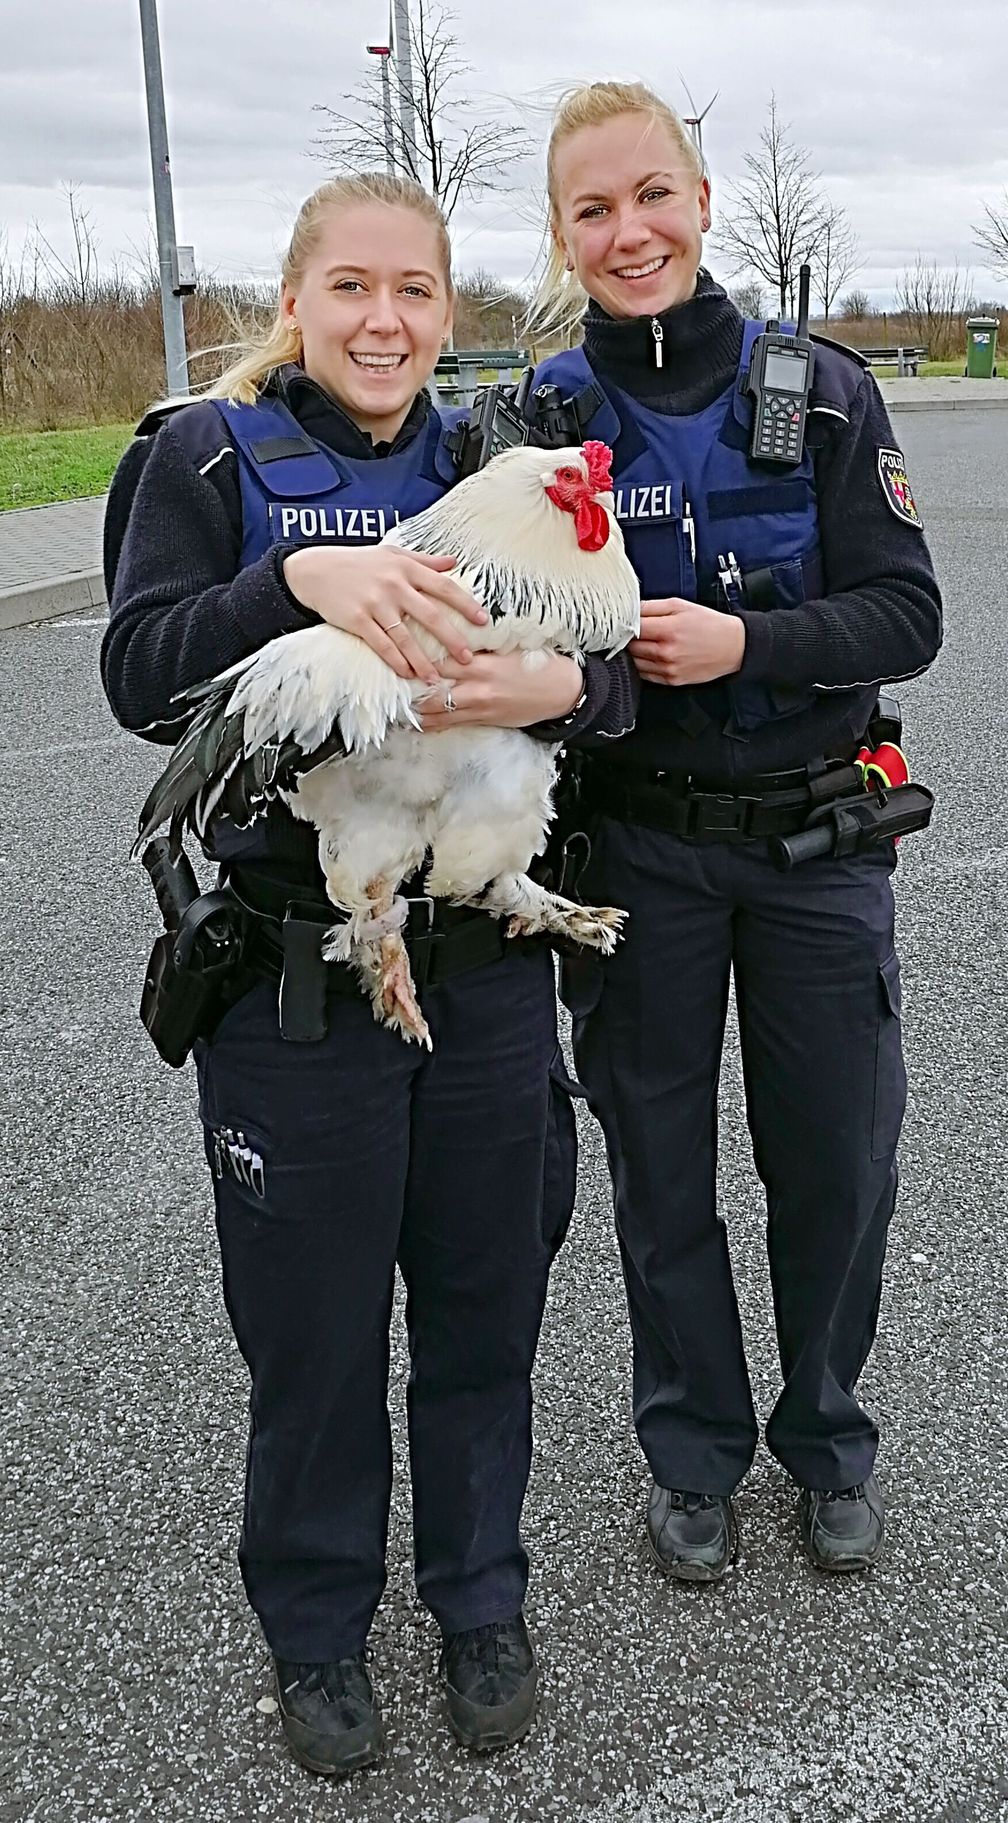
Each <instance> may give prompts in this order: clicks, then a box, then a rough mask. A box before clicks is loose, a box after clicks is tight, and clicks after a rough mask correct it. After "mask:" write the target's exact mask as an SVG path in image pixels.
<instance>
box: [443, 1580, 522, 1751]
mask: <svg viewBox="0 0 1008 1823" xmlns="http://www.w3.org/2000/svg"><path fill="white" fill-rule="evenodd" d="M440 1672H441V1678H442V1681H443V1683H444V1686H445V1696H446V1698H447V1703H448V1720H449V1722H450V1723H451V1725H452V1729H453V1730H454V1733H455V1734H456V1735H457V1737H458V1739H459V1740H460V1741H461V1742H462V1744H463V1746H465V1747H474V1748H476V1749H477V1750H478V1751H482V1752H487V1751H489V1750H490V1749H491V1748H494V1747H511V1746H513V1744H514V1743H515V1741H520V1740H521V1738H522V1736H523V1735H524V1734H527V1732H528V1730H529V1728H530V1727H531V1725H532V1717H533V1716H534V1715H535V1706H536V1684H537V1682H538V1676H539V1673H538V1670H537V1668H536V1661H535V1653H534V1652H533V1650H532V1643H531V1641H530V1639H529V1636H528V1630H527V1628H526V1626H525V1621H524V1617H523V1616H522V1615H521V1614H518V1615H516V1616H515V1619H514V1620H504V1621H494V1622H492V1623H491V1624H490V1625H489V1626H486V1627H471V1628H470V1629H469V1631H468V1632H466V1633H446V1634H444V1636H443V1639H442V1645H441V1665H440Z"/></svg>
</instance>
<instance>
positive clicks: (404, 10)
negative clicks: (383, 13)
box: [395, 0, 423, 182]
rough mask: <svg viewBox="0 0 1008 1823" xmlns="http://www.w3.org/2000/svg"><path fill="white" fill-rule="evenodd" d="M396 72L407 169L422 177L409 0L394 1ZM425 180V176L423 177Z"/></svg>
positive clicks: (404, 157)
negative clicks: (414, 94) (418, 146)
mask: <svg viewBox="0 0 1008 1823" xmlns="http://www.w3.org/2000/svg"><path fill="white" fill-rule="evenodd" d="M395 54H396V75H397V77H398V80H399V119H400V122H401V125H402V139H403V159H404V162H405V164H406V166H407V169H408V170H410V171H411V172H413V173H414V174H415V176H416V177H417V178H420V159H419V155H418V150H417V136H416V102H415V100H414V98H413V51H412V46H411V43H410V17H409V0H395ZM420 181H421V182H422V181H423V179H422V178H420Z"/></svg>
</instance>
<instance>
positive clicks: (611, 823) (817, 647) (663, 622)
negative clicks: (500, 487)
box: [533, 82, 941, 1581]
mask: <svg viewBox="0 0 1008 1823" xmlns="http://www.w3.org/2000/svg"><path fill="white" fill-rule="evenodd" d="M548 186H549V202H550V228H551V231H552V253H551V257H550V263H549V266H548V269H547V271H546V274H545V278H544V281H543V284H542V287H541V290H540V293H539V297H538V299H537V308H536V312H535V320H536V322H537V323H538V325H539V326H540V328H544V327H545V326H547V325H548V326H551V327H553V328H554V329H556V328H557V327H560V326H563V327H566V328H570V327H572V326H573V325H574V323H576V322H579V321H580V320H581V319H582V318H583V321H584V343H583V346H581V347H578V348H576V349H574V350H572V351H571V352H568V353H564V354H560V355H556V356H553V357H551V358H549V359H548V360H546V361H545V362H544V363H543V364H542V366H541V367H540V368H539V370H538V371H537V374H536V385H537V387H538V386H545V385H550V386H554V387H556V388H558V389H559V392H560V395H561V397H562V398H563V399H566V400H570V401H572V402H573V409H575V411H576V415H577V418H578V423H579V425H580V427H581V429H582V432H583V434H584V435H586V436H590V437H600V438H602V439H603V440H604V441H606V442H607V443H609V444H611V446H612V448H613V451H614V460H613V478H614V486H615V495H616V503H617V511H618V515H619V517H620V520H621V522H622V527H623V533H624V536H625V538H626V542H627V549H628V551H629V554H630V557H631V559H632V561H633V563H634V566H635V568H636V570H637V573H638V576H639V578H640V583H641V596H642V598H643V615H642V627H641V636H640V639H639V640H637V641H635V642H634V644H633V645H632V646H631V648H630V649H631V651H632V652H633V654H634V658H635V661H636V664H637V667H638V670H639V672H640V675H641V677H642V679H643V680H644V683H643V693H642V698H641V705H640V711H639V715H638V718H637V724H636V728H635V730H634V732H633V733H632V734H630V735H628V736H627V737H626V738H625V739H623V740H620V741H617V742H613V743H611V744H610V745H607V747H606V748H605V750H604V751H600V752H598V753H597V754H595V755H592V756H586V760H585V764H584V768H583V775H582V801H583V803H584V804H586V805H587V806H588V808H589V812H590V813H591V814H593V815H594V818H595V822H596V832H595V838H596V839H595V846H594V853H593V858H592V862H591V867H590V871H589V872H588V873H586V874H585V877H584V879H583V881H582V889H583V891H584V893H585V896H586V898H590V899H601V900H603V901H608V902H611V903H613V904H617V905H625V906H627V907H629V910H630V917H629V920H628V925H627V934H626V941H625V942H624V943H622V944H621V945H620V946H619V950H618V952H617V954H616V955H615V956H614V958H613V959H612V961H611V963H610V964H608V965H607V972H606V974H605V978H604V982H603V976H602V972H601V970H599V969H598V968H597V967H595V966H594V965H593V964H592V963H591V962H590V961H580V960H579V961H574V962H571V963H568V964H566V965H565V968H564V990H563V991H564V997H565V999H566V1000H567V1002H568V1004H569V1006H570V1007H571V1010H572V1012H573V1015H574V1038H575V1057H576V1061H577V1066H578V1075H579V1077H580V1078H581V1080H582V1081H583V1082H584V1084H585V1085H586V1087H587V1089H588V1092H589V1096H590V1098H591V1101H592V1104H593V1107H594V1108H595V1110H596V1112H597V1114H598V1116H599V1118H600V1120H601V1122H602V1125H603V1127H604V1129H605V1134H606V1141H607V1146H608V1153H609V1161H610V1166H611V1170H612V1176H613V1183H614V1195H615V1211H616V1222H617V1228H618V1232H619V1239H620V1245H621V1249H622V1255H623V1265H624V1270H625V1277H626V1286H627V1295H628V1299H629V1306H630V1316H631V1323H632V1329H633V1348H634V1416H635V1420H636V1425H637V1432H638V1436H639V1438H640V1442H641V1445H642V1448H643V1450H644V1453H645V1456H646V1457H647V1460H648V1463H649V1465H650V1468H651V1472H652V1476H653V1481H652V1487H651V1492H650V1498H649V1502H648V1511H647V1536H648V1540H649V1543H650V1547H651V1550H652V1552H653V1554H654V1556H655V1558H656V1560H657V1562H658V1564H659V1565H660V1566H661V1568H662V1569H663V1570H665V1571H666V1572H668V1573H669V1574H670V1575H672V1576H677V1577H681V1578H683V1579H688V1580H693V1581H711V1580H714V1579H715V1578H717V1577H719V1576H721V1575H722V1574H723V1572H724V1571H725V1569H726V1568H727V1566H728V1564H729V1563H730V1561H731V1559H732V1556H733V1553H734V1550H735V1545H736V1528H735V1519H734V1514H733V1510H732V1504H731V1495H732V1493H733V1491H734V1489H735V1487H736V1486H737V1484H738V1483H739V1481H740V1480H741V1479H742V1477H743V1475H744V1474H745V1473H746V1471H747V1469H748V1468H749V1465H750V1463H751V1461H752V1458H753V1453H754V1450H755V1447H756V1441H757V1436H758V1429H757V1422H756V1416H755V1413H754V1409H753V1401H752V1393H751V1390H750V1384H749V1376H748V1372H747V1368H746V1361H745V1355H744V1352H743V1346H742V1332H741V1326H740V1323H739V1313H738V1308H737V1305H736V1300H735V1292H734V1287H733V1283H732V1274H731V1266H730V1262H729V1254H728V1242H727V1235H726V1231H725V1226H724V1224H723V1223H722V1222H720V1221H719V1220H718V1217H717V1208H716V1200H715V1187H716V1186H715V1174H716V1163H717V1088H718V1070H719V1065H720V1060H721V1048H722V1041H723V1036H724V1024H725V1016H726V1009H727V1000H728V985H729V977H730V975H733V976H734V983H735V992H736V997H737V1003H738V1014H739V1025H740V1032H741V1041H742V1060H743V1068H744V1072H745V1087H746V1102H747V1111H748V1118H749V1125H750V1129H751V1132H752V1139H753V1147H754V1152H755V1160H756V1166H757V1169H758V1171H759V1174H760V1176H761V1178H762V1180H763V1183H764V1185H765V1187H766V1196H767V1211H768V1247H769V1255H770V1271H771V1277H772V1280H773V1292H774V1311H775V1316H776V1323H777V1336H778V1343H779V1348H780V1359H781V1366H782V1370H783V1379H784V1385H783V1390H782V1392H781V1394H780V1397H779V1398H778V1399H777V1401H776V1404H775V1406H774V1409H773V1411H772V1413H771V1415H770V1418H769V1421H768V1423H767V1427H766V1438H767V1442H768V1444H769V1446H770V1449H771V1450H772V1451H773V1453H774V1455H775V1456H776V1457H777V1459H778V1460H779V1461H780V1462H781V1463H782V1464H783V1466H784V1467H785V1469H786V1470H787V1471H788V1473H789V1474H790V1475H791V1476H792V1477H793V1479H794V1481H795V1482H796V1483H797V1484H798V1487H799V1489H800V1490H801V1493H800V1503H799V1512H800V1526H801V1535H802V1538H803V1540H804V1543H805V1546H806V1549H807V1550H808V1552H809V1553H810V1555H811V1557H812V1560H813V1562H814V1563H815V1564H816V1565H818V1566H819V1567H821V1568H823V1569H828V1570H855V1569H863V1568H866V1567H867V1566H869V1565H871V1564H873V1563H875V1561H876V1560H877V1558H878V1556H879V1554H880V1552H881V1550H882V1541H883V1503H882V1495H881V1491H880V1489H879V1485H878V1482H877V1480H876V1478H875V1475H874V1472H873V1467H874V1461H875V1453H876V1447H877V1443H878V1432H877V1430H876V1427H875V1424H874V1422H873V1421H872V1419H871V1417H870V1416H869V1415H868V1413H867V1412H866V1411H865V1410H864V1409H863V1408H862V1407H861V1406H860V1405H859V1403H858V1401H857V1399H856V1397H855V1392H854V1389H855V1386H856V1383H857V1380H858V1376H859V1374H860V1372H861V1369H862V1367H863V1365H864V1362H865V1359H866V1357H867V1355H868V1351H869V1349H870V1347H871V1344H872V1340H873V1337H874V1333H875V1324H876V1319H877V1315H878V1306H879V1294H880V1285H881V1277H882V1262H883V1256H884V1253H885V1246H886V1233H887V1229H888V1224H889V1219H890V1216H891V1214H892V1210H893V1203H894V1198H895V1194H896V1164H895V1155H896V1142H897V1139H898V1136H899V1130H900V1123H901V1120H902V1115H903V1108H904V1100H905V1091H906V1078H905V1073H904V1068H903V1058H902V1053H901V1041H900V1016H899V1015H900V981H899V963H898V961H897V957H896V953H895V950H894V947H893V895H892V888H891V885H890V876H891V873H892V870H893V867H894V865H895V853H894V850H893V845H892V842H891V841H886V842H884V843H882V844H880V845H879V846H878V847H876V848H875V849H873V850H872V851H870V852H868V853H865V854H862V855H858V856H853V857H851V858H846V859H840V858H823V859H820V860H816V861H812V862H808V863H807V864H805V865H804V866H801V867H796V868H795V869H794V871H793V872H792V873H788V874H784V873H781V872H779V871H777V870H776V869H775V867H774V866H773V865H772V864H771V859H770V852H769V841H768V838H769V837H770V836H772V835H775V834H776V835H781V836H783V835H785V834H786V833H787V832H789V831H790V832H795V831H797V830H798V829H799V828H800V827H801V826H802V825H803V823H804V822H805V821H806V819H807V818H808V817H809V815H810V814H811V812H812V809H813V807H814V806H815V805H823V804H826V803H828V802H829V801H830V798H831V796H835V795H838V794H840V793H842V792H845V791H847V792H849V791H852V790H853V791H855V792H856V791H858V790H859V789H861V786H860V780H859V778H858V775H857V769H856V766H855V765H854V760H855V757H856V755H857V752H858V749H859V747H860V745H861V743H862V741H863V739H864V737H865V735H866V732H867V731H868V730H869V728H870V726H871V724H872V718H873V708H874V705H875V703H876V700H877V696H878V687H879V684H880V683H881V682H883V681H888V680H891V679H896V678H900V677H910V676H914V675H916V674H917V673H918V672H920V671H923V670H924V669H925V668H926V666H927V665H929V664H930V662H931V660H932V659H933V658H934V656H935V653H936V652H937V650H938V647H939V644H940V640H941V602H940V597H939V592H938V588H937V585H936V582H935V578H934V572H933V570H932V566H931V562H930V559H929V556H928V552H927V548H926V546H925V543H924V539H923V536H922V534H921V527H920V520H919V517H918V514H917V510H916V507H915V506H914V502H913V496H912V493H911V490H910V486H909V481H908V479H907V476H906V472H905V468H904V465H903V459H902V456H901V455H900V453H899V451H898V450H897V449H895V447H894V440H893V434H892V430H891V427H890V425H889V422H888V419H887V417H886V414H885V410H884V407H883V405H882V402H881V399H880V397H879V394H878V391H877V389H876V387H875V385H874V383H873V381H872V379H871V376H870V374H868V373H866V372H864V371H863V364H862V363H860V362H859V359H858V357H857V356H855V355H853V354H851V353H850V352H849V351H844V350H841V349H839V348H838V347H835V346H829V345H826V346H820V347H817V348H816V350H815V366H814V382H813V387H812V394H811V397H810V399H809V411H808V418H807V425H808V429H807V437H806V440H805V447H804V450H802V449H801V448H800V447H798V445H799V441H800V440H799V438H798V437H797V436H795V437H794V442H795V445H796V447H795V449H794V452H793V455H794V460H791V459H790V453H789V449H788V442H789V437H790V436H791V432H790V429H789V428H787V427H789V426H790V425H791V424H793V423H794V422H795V421H797V420H796V411H797V408H793V409H792V411H791V412H790V413H789V414H788V417H787V422H786V425H785V421H784V419H783V417H782V418H781V420H780V424H779V425H778V426H777V427H776V429H775V430H774V431H773V434H772V435H770V437H769V442H770V443H771V444H772V445H773V447H772V448H770V449H769V450H768V455H769V456H770V457H775V458H777V459H776V460H773V461H761V460H759V459H754V458H753V457H752V456H751V455H750V447H751V442H752V435H753V404H752V400H751V398H750V396H749V394H748V392H747V390H746V387H745V380H746V375H747V370H748V367H749V357H750V353H751V350H752V348H753V346H754V343H755V341H756V338H757V336H758V335H759V333H760V331H761V330H762V329H763V325H762V324H759V323H746V322H744V321H743V319H742V318H741V316H740V315H739V313H738V311H737V310H736V309H735V308H734V306H733V305H732V304H731V303H730V302H729V300H728V298H727V297H726V295H725V293H724V291H723V290H722V289H721V287H720V285H717V284H715V282H714V280H713V279H712V278H711V277H710V275H709V274H708V273H707V272H705V271H704V270H703V269H702V267H701V265H700V260H701V254H702V248H703V236H704V233H705V232H706V230H707V229H708V227H709V226H710V219H711V214H710V209H711V205H710V188H709V185H708V182H707V179H706V175H705V172H704V168H703V163H702V160H701V157H700V155H699V153H698V151H697V148H696V146H695V145H694V143H693V140H692V139H691V138H690V136H689V134H688V133H687V132H686V131H685V129H684V127H683V124H682V122H681V121H680V120H679V119H678V117H677V116H676V115H675V114H674V113H673V112H672V110H671V109H670V108H668V107H667V106H666V105H665V104H664V103H663V102H662V101H661V100H660V99H659V98H658V97H657V96H656V95H654V94H652V92H651V91H650V90H649V89H647V88H645V87H644V86H643V85H641V84H620V83H606V82H603V83H596V84H593V85H592V86H590V87H588V88H582V89H579V90H576V91H574V92H573V93H571V94H569V95H568V96H567V97H566V98H565V100H564V101H563V102H562V103H561V105H560V108H559V111H558V113H557V116H556V119H555V122H554V127H553V132H552V137H551V141H550V147H549V160H548ZM586 294H587V297H586ZM586 302H587V313H586V314H585V304H586ZM533 397H534V395H533ZM797 417H798V418H800V411H797ZM760 434H761V435H762V432H761V433H760ZM778 444H779V445H780V448H779V449H778V448H777V445H778ZM781 458H784V459H783V460H782V459H781ZM589 757H590V760H591V763H590V764H589V763H588V760H589Z"/></svg>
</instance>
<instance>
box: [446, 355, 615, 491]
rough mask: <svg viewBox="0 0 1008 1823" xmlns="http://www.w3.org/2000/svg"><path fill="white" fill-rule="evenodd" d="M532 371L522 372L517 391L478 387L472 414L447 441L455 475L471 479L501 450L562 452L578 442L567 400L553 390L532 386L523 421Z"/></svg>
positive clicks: (579, 433)
mask: <svg viewBox="0 0 1008 1823" xmlns="http://www.w3.org/2000/svg"><path fill="white" fill-rule="evenodd" d="M533 372H534V370H533V369H532V368H531V367H526V369H525V371H524V373H523V374H522V377H521V379H520V380H519V382H518V384H517V386H481V387H480V390H479V392H478V393H477V394H476V397H475V399H474V400H473V406H472V411H471V412H470V414H469V417H468V419H467V420H466V422H465V424H463V425H461V426H460V428H459V430H458V431H457V432H456V433H455V436H454V438H453V439H452V448H453V449H454V451H455V459H456V461H457V462H458V466H459V475H460V476H465V475H475V473H476V471H477V469H481V468H485V467H486V465H487V463H488V462H489V461H490V459H491V457H492V456H499V455H500V453H501V451H502V450H504V449H515V448H516V447H518V446H519V445H522V444H526V443H533V444H535V447H536V448H537V449H567V448H569V447H570V446H571V445H572V444H576V443H580V442H581V439H582V435H583V433H582V429H581V424H580V421H579V419H578V415H577V411H576V409H575V406H574V401H573V400H572V399H565V398H564V396H563V394H562V393H561V391H560V388H559V387H558V386H549V385H543V386H537V387H536V389H535V393H534V394H533V406H534V410H533V413H532V421H531V423H529V421H528V418H527V417H526V407H527V402H528V396H529V390H530V388H531V385H532V379H533Z"/></svg>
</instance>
